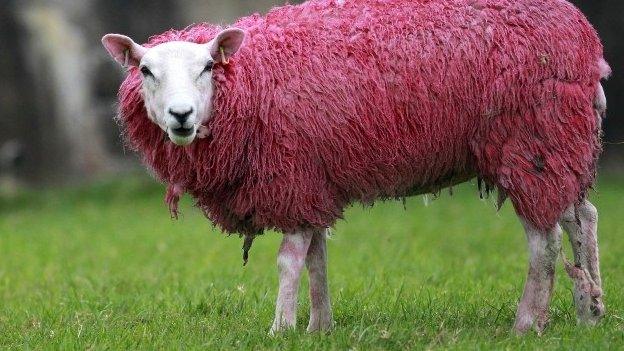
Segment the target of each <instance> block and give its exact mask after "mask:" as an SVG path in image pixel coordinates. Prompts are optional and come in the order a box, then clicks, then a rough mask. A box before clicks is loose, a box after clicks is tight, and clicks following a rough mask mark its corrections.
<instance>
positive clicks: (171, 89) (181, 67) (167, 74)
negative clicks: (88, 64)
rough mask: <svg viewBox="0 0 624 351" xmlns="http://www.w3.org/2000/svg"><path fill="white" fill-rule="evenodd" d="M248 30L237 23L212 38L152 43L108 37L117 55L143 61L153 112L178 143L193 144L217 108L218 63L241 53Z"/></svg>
mask: <svg viewBox="0 0 624 351" xmlns="http://www.w3.org/2000/svg"><path fill="white" fill-rule="evenodd" d="M244 36H245V34H244V32H243V31H242V30H240V29H237V28H231V29H226V30H224V31H222V32H221V33H219V34H218V35H217V36H216V37H215V38H214V39H213V40H211V41H210V42H208V43H206V44H195V43H190V42H181V41H172V42H167V43H163V44H160V45H157V46H154V47H152V48H146V47H144V46H141V45H139V44H137V43H135V42H134V41H133V40H132V39H130V38H128V37H126V36H124V35H120V34H107V35H105V36H104V38H102V43H103V44H104V47H105V48H106V50H107V51H108V52H109V54H110V55H111V56H112V57H113V58H114V59H115V61H117V62H119V63H120V64H122V65H124V66H135V67H139V69H140V71H141V75H142V80H143V84H142V94H143V100H144V101H145V108H146V110H147V114H148V116H149V118H150V119H151V120H152V122H154V123H156V124H158V125H159V126H160V128H162V129H163V130H164V131H165V132H167V134H168V135H169V138H170V139H171V141H173V142H174V143H175V144H176V145H188V144H190V143H192V142H193V140H195V138H196V137H197V135H198V131H199V129H200V127H201V126H202V123H204V122H206V120H207V119H208V117H209V116H210V113H211V110H212V106H211V102H212V94H213V89H214V82H213V79H212V67H213V65H214V64H216V63H220V62H223V61H224V60H225V61H227V60H228V59H229V57H230V56H232V55H233V54H234V53H236V51H237V50H238V49H239V47H240V46H241V44H242V42H243V38H244Z"/></svg>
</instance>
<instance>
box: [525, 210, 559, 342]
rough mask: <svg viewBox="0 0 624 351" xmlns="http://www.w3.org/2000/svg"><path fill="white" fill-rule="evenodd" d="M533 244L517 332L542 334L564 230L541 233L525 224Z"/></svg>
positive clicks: (531, 244)
mask: <svg viewBox="0 0 624 351" xmlns="http://www.w3.org/2000/svg"><path fill="white" fill-rule="evenodd" d="M522 224H523V225H524V229H525V232H526V236H527V240H528V242H529V253H530V259H529V274H528V277H527V281H526V284H525V286H524V293H523V294H522V299H521V300H520V303H519V304H518V311H517V313H516V323H515V325H514V329H515V331H516V332H517V333H519V334H523V333H525V332H527V331H528V330H529V329H531V327H533V328H534V329H535V330H536V331H537V332H538V334H540V333H541V332H542V330H544V327H545V326H546V323H547V322H548V307H549V305H550V297H551V295H552V290H553V285H554V281H555V263H556V262H557V257H558V256H559V251H560V250H561V227H560V226H559V225H558V224H557V225H556V226H555V227H554V228H553V229H551V230H547V231H540V230H537V229H535V228H533V226H531V225H530V224H529V223H527V222H525V221H522Z"/></svg>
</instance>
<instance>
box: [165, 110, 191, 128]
mask: <svg viewBox="0 0 624 351" xmlns="http://www.w3.org/2000/svg"><path fill="white" fill-rule="evenodd" d="M192 113H193V107H191V106H174V107H171V108H169V114H170V115H172V116H173V117H174V118H175V119H176V121H178V123H180V124H184V122H186V120H187V119H188V118H189V116H190V115H191V114H192Z"/></svg>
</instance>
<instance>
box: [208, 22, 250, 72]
mask: <svg viewBox="0 0 624 351" xmlns="http://www.w3.org/2000/svg"><path fill="white" fill-rule="evenodd" d="M243 39H245V32H244V31H243V30H242V29H238V28H229V29H226V30H224V31H222V32H221V33H219V34H218V35H217V36H216V37H215V38H214V39H213V40H212V41H211V42H210V43H209V44H208V45H209V46H210V56H212V59H213V60H215V62H221V63H227V62H228V60H229V59H230V57H232V55H234V54H235V53H236V52H237V51H238V49H239V48H240V47H241V44H243Z"/></svg>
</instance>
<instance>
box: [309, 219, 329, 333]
mask: <svg viewBox="0 0 624 351" xmlns="http://www.w3.org/2000/svg"><path fill="white" fill-rule="evenodd" d="M328 234H329V233H328V229H324V230H321V231H318V232H316V233H314V236H313V237H312V241H311V243H310V248H309V249H308V256H307V257H306V266H307V267H308V272H309V274H310V322H309V323H308V329H307V330H308V332H315V331H326V330H329V329H331V327H332V325H333V319H332V310H331V302H330V299H329V287H328V285H327V244H326V238H327V235H328Z"/></svg>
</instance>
